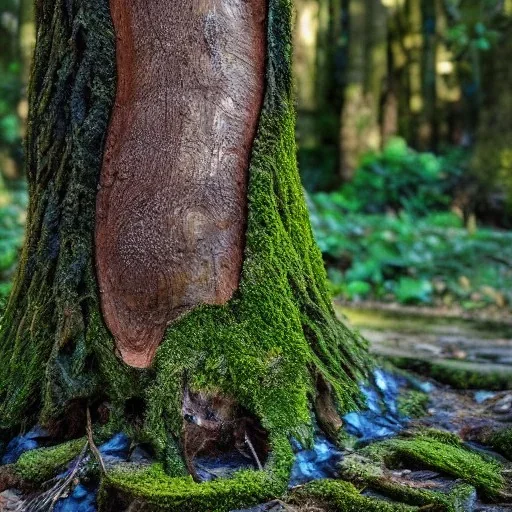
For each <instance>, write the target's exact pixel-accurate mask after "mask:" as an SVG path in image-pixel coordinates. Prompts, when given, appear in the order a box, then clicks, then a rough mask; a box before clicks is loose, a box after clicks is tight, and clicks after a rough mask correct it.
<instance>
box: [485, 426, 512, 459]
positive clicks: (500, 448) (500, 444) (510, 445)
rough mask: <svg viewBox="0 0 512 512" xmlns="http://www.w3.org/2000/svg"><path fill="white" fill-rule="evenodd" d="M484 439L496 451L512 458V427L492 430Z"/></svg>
mask: <svg viewBox="0 0 512 512" xmlns="http://www.w3.org/2000/svg"><path fill="white" fill-rule="evenodd" d="M486 441H487V444H489V446H491V447H492V448H494V449H495V450H496V451H497V452H499V453H501V454H502V455H504V456H505V457H507V459H509V460H512V427H507V428H504V429H501V430H498V431H496V432H493V433H492V434H491V435H490V436H489V438H488V439H486Z"/></svg>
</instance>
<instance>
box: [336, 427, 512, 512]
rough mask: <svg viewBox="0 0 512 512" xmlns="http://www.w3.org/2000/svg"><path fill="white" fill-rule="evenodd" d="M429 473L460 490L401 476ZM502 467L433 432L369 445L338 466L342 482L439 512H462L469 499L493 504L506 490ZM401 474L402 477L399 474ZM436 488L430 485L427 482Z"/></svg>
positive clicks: (449, 437) (453, 440)
mask: <svg viewBox="0 0 512 512" xmlns="http://www.w3.org/2000/svg"><path fill="white" fill-rule="evenodd" d="M425 468H428V469H431V470H434V471H438V472H440V473H443V474H446V475H449V476H452V477H453V478H455V479H457V480H461V481H463V482H464V484H463V485H455V486H452V487H450V486H448V487H442V486H441V487H439V488H438V489H437V490H436V488H435V485H430V483H429V482H425V485H424V486H423V487H422V486H421V485H419V482H417V481H414V480H411V479H408V478H407V477H405V478H404V477H403V476H402V471H400V470H403V469H405V470H407V469H412V470H414V469H425ZM502 470H503V467H502V466H501V465H500V464H499V463H497V462H495V461H492V460H487V459H485V458H483V457H482V456H481V455H479V454H478V453H474V452H472V451H470V450H468V449H467V448H465V447H464V446H462V444H461V443H460V440H459V441H457V440H455V439H452V438H451V436H444V435H442V434H439V435H436V434H435V433H433V432H428V433H420V434H418V435H416V436H415V437H413V438H410V439H403V438H399V439H391V440H387V441H382V442H379V443H375V444H373V445H370V446H368V447H366V448H364V449H363V450H361V451H359V452H358V453H357V454H353V455H351V456H348V457H347V458H346V459H345V460H344V461H343V463H342V471H343V474H344V476H345V477H347V478H349V479H350V480H352V481H354V482H358V483H359V484H362V485H369V486H370V487H371V488H373V489H376V490H378V491H379V492H381V493H383V494H385V495H387V496H389V497H391V498H393V499H397V500H399V501H403V502H405V503H409V504H413V505H418V506H425V505H438V506H439V507H440V509H441V510H445V511H448V512H452V511H453V512H456V511H458V510H464V508H461V507H462V504H463V503H465V502H467V500H470V499H471V498H472V496H474V490H475V488H476V489H477V490H478V491H479V492H480V493H481V494H482V496H484V497H486V498H489V499H497V498H499V497H500V496H501V493H502V491H503V490H504V487H505V479H504V477H503V474H502ZM404 474H405V473H404ZM432 484H435V482H432Z"/></svg>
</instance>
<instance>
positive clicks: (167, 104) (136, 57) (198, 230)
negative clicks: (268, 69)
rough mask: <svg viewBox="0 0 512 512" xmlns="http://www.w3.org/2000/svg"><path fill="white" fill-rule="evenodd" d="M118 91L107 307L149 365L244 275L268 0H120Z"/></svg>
mask: <svg viewBox="0 0 512 512" xmlns="http://www.w3.org/2000/svg"><path fill="white" fill-rule="evenodd" d="M111 9H112V16H113V22H114V29H115V32H116V36H117V40H118V46H117V79H118V85H117V95H116V100H115V106H114V109H113V113H112V120H111V123H110V128H109V131H108V136H107V146H106V151H105V156H104V160H103V169H102V173H101V179H100V190H99V193H98V200H97V219H96V262H97V269H98V278H99V284H100V293H101V302H102V307H103V314H104V318H105V321H106V323H107V325H108V327H109V329H110V331H111V332H112V334H113V335H114V337H115V339H116V345H117V348H118V349H119V351H120V352H121V355H122V358H123V359H124V361H126V362H127V363H128V364H130V365H133V366H138V367H146V366H149V364H150V363H151V360H152V358H153V356H154V353H155V351H156V349H157V347H158V345H159V344H160V342H161V341H162V338H163V335H164V332H165V328H166V326H167V324H168V323H169V322H171V321H173V320H175V319H176V318H178V317H179V316H181V315H183V313H185V312H186V311H188V310H190V309H191V308H193V307H194V306H196V305H198V304H223V303H225V302H226V301H228V300H229V299H230V298H231V297H232V295H233V293H234V292H235V290H236V289H237V288H238V282H239V278H240V272H241V267H242V259H243V246H244V228H245V225H246V210H247V200H246V188H247V186H246V185H247V170H248V166H249V156H250V151H251V147H252V143H253V139H254V136H255V133H256V127H257V122H258V118H259V113H260V110H261V104H262V101H263V86H264V65H265V19H266V5H265V2H264V1H263V0H251V1H249V2H247V1H242V0H194V1H190V0H183V1H175V2H171V3H169V2H167V1H165V0H161V1H151V2H147V1H146V0H140V1H136V2H133V3H132V4H130V5H129V6H127V5H125V3H124V2H122V1H121V0H116V1H112V2H111Z"/></svg>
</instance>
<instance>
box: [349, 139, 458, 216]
mask: <svg viewBox="0 0 512 512" xmlns="http://www.w3.org/2000/svg"><path fill="white" fill-rule="evenodd" d="M462 172H463V170H462V168H461V167H460V166H457V165H453V157H452V156H451V157H439V156H436V155H434V154H432V153H418V152H416V151H414V150H412V149H411V148H409V147H407V143H406V142H405V141H404V140H403V139H400V138H394V139H391V140H390V141H389V142H388V143H387V144H386V146H385V147H384V149H383V150H382V151H380V152H369V153H367V154H365V155H363V157H362V159H361V164H360V166H359V169H358V170H357V172H356V174H355V176H354V179H353V181H352V182H351V183H349V184H347V185H345V186H344V187H343V189H342V196H343V198H339V201H340V202H343V203H345V205H346V207H347V208H348V209H349V210H352V211H354V210H357V211H361V212H365V213H381V212H385V211H388V210H390V209H391V210H393V211H395V212H398V211H400V210H406V211H408V212H409V213H411V214H413V215H424V214H426V213H428V212H430V211H436V210H439V209H442V208H446V206H448V205H449V203H450V201H451V194H452V191H453V189H454V187H455V186H456V184H457V183H458V182H459V181H460V178H461V175H462Z"/></svg>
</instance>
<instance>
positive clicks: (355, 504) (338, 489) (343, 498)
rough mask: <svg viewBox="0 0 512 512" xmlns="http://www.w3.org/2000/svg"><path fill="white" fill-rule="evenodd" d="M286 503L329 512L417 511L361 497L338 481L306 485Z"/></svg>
mask: <svg viewBox="0 0 512 512" xmlns="http://www.w3.org/2000/svg"><path fill="white" fill-rule="evenodd" d="M288 502H289V503H290V504H292V505H299V506H300V505H302V504H310V503H314V504H315V505H316V506H318V507H319V508H320V507H321V508H323V509H325V510H328V511H329V512H352V511H353V512H409V511H414V510H418V508H417V507H414V506H410V505H405V504H402V503H390V502H387V501H383V500H378V499H373V498H368V497H366V496H362V495H361V494H360V492H359V491H358V490H357V489H356V488H355V487H354V486H353V485H352V484H350V483H348V482H342V481H339V480H318V481H316V482H311V483H309V484H306V485H305V486H303V487H300V488H298V489H296V490H294V491H293V492H292V494H291V496H290V499H289V500H288ZM314 510H317V508H315V509H314Z"/></svg>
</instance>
